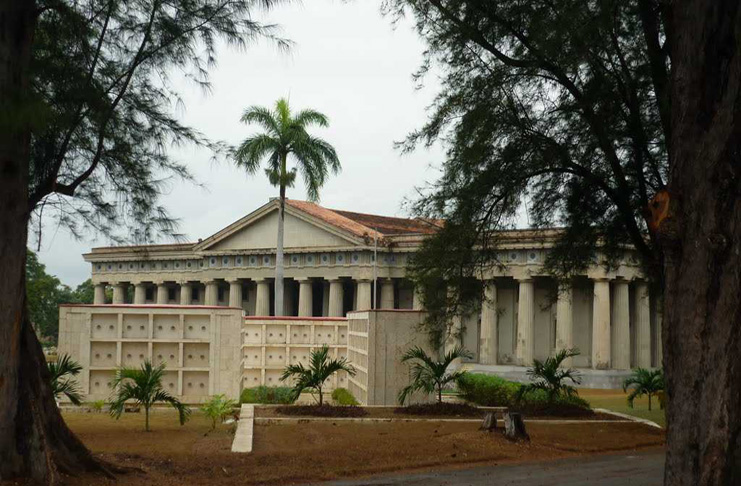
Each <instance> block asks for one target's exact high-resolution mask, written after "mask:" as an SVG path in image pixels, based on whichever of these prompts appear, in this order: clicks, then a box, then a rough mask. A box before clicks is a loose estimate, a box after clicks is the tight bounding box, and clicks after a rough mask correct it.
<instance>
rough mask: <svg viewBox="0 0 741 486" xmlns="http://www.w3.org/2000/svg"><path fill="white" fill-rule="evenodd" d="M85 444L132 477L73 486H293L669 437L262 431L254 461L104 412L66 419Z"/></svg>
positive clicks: (634, 428)
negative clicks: (521, 437)
mask: <svg viewBox="0 0 741 486" xmlns="http://www.w3.org/2000/svg"><path fill="white" fill-rule="evenodd" d="M64 418H65V421H66V422H67V424H68V425H69V426H70V428H71V429H72V430H73V431H74V432H75V433H76V434H77V435H78V437H79V438H80V439H81V440H82V441H83V442H84V443H85V444H86V445H87V446H88V447H89V448H90V449H91V450H92V451H93V452H94V453H95V454H97V455H99V456H100V457H102V458H103V459H105V460H107V461H109V462H111V463H114V464H118V465H122V466H129V467H132V468H135V471H134V472H131V473H128V474H124V475H122V476H119V477H118V480H117V481H115V482H113V481H110V480H106V479H103V478H101V477H100V476H98V475H86V476H83V477H75V478H66V479H67V481H66V484H75V485H81V486H84V485H91V486H92V485H96V486H98V485H116V486H124V485H125V486H129V485H153V484H157V485H163V486H170V485H172V486H174V485H178V486H180V485H183V484H198V485H218V486H229V485H242V484H266V483H270V484H290V483H304V482H312V481H320V480H327V479H334V478H341V477H353V476H355V477H357V476H364V475H370V474H377V473H382V472H391V471H412V470H417V471H424V470H430V469H439V468H446V467H461V466H466V465H475V464H476V465H477V464H481V465H483V464H489V465H493V464H512V463H517V462H526V461H539V460H541V461H542V460H551V459H557V458H561V457H569V456H578V455H585V454H601V453H606V452H617V451H627V450H630V451H633V450H640V449H646V448H657V447H663V444H664V440H665V438H664V432H663V431H661V430H658V429H654V428H651V427H648V426H645V425H641V424H634V423H591V424H589V423H584V424H568V425H566V424H543V423H529V424H528V426H527V427H528V433H529V434H530V436H531V441H530V442H519V443H512V442H510V441H508V440H506V439H504V437H503V436H502V435H501V434H498V433H488V432H482V431H479V430H478V427H479V424H478V423H470V422H469V423H450V422H448V423H443V422H436V421H431V422H416V423H408V422H401V423H400V422H395V423H373V424H371V423H341V422H336V421H333V420H327V421H325V422H319V423H318V422H311V423H298V424H295V423H294V424H290V425H256V426H255V429H254V449H253V452H252V453H251V454H233V453H231V452H230V448H231V442H232V435H231V434H230V433H229V427H228V426H222V427H220V428H219V429H218V430H217V431H216V432H213V433H210V434H208V435H204V434H205V433H206V432H207V431H208V428H209V426H208V422H207V420H206V419H205V418H204V417H203V416H202V414H200V413H195V412H194V414H193V417H192V419H191V421H190V422H188V423H187V424H186V425H185V426H183V427H181V426H179V425H178V423H177V418H176V415H175V414H174V413H172V412H167V411H157V412H155V413H154V414H153V415H152V420H151V425H152V432H144V430H143V427H144V418H143V416H141V415H140V414H124V415H123V416H122V417H121V419H120V420H118V421H116V420H114V419H112V418H110V417H109V416H108V415H107V414H105V413H71V412H68V413H65V414H64Z"/></svg>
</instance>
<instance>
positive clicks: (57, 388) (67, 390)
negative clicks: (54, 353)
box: [47, 354, 82, 405]
mask: <svg viewBox="0 0 741 486" xmlns="http://www.w3.org/2000/svg"><path fill="white" fill-rule="evenodd" d="M47 366H48V368H49V373H50V374H51V389H52V392H53V393H54V398H55V399H58V398H59V396H60V395H64V396H66V397H67V398H68V399H69V401H70V402H72V403H74V404H75V405H80V404H81V403H82V394H81V392H80V389H79V387H78V386H77V383H76V382H75V381H74V380H71V379H70V378H66V376H67V375H69V376H77V375H79V374H80V371H82V366H80V364H79V363H78V362H77V361H75V360H73V359H72V357H71V356H70V355H68V354H63V355H61V356H59V357H58V358H57V361H56V363H47Z"/></svg>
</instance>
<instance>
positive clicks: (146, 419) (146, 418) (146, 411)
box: [144, 407, 149, 432]
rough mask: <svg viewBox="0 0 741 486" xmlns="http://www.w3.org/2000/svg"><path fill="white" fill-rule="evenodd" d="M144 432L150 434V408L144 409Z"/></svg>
mask: <svg viewBox="0 0 741 486" xmlns="http://www.w3.org/2000/svg"><path fill="white" fill-rule="evenodd" d="M144 430H146V431H147V432H149V407H144Z"/></svg>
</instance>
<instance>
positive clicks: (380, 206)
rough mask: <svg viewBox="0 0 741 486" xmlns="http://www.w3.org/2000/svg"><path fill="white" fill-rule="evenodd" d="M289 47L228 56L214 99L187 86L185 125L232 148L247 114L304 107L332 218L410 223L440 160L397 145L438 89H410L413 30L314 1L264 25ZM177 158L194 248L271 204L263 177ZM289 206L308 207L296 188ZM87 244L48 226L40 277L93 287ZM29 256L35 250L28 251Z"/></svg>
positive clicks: (330, 0)
mask: <svg viewBox="0 0 741 486" xmlns="http://www.w3.org/2000/svg"><path fill="white" fill-rule="evenodd" d="M267 21H269V22H273V23H277V24H280V26H281V27H282V32H283V35H284V36H285V37H287V38H289V39H291V40H292V41H293V42H294V43H295V45H294V47H293V49H292V51H291V52H290V53H281V52H279V51H277V50H276V48H275V47H274V46H272V45H268V44H266V43H261V44H258V45H253V46H251V47H249V48H248V49H247V50H246V51H243V52H238V51H236V50H233V49H229V48H223V49H221V50H220V51H219V56H218V66H217V67H216V68H215V69H214V70H213V71H212V77H211V80H212V83H213V92H212V93H211V94H210V95H204V94H203V93H202V92H201V91H200V90H199V89H197V88H195V87H193V86H189V85H183V89H182V94H183V97H184V99H185V109H184V110H182V111H179V112H178V114H179V116H180V117H182V119H183V120H184V121H185V122H186V123H188V124H190V125H191V126H193V127H195V128H197V129H198V130H200V131H202V132H204V133H205V134H206V135H208V136H210V137H212V138H214V139H220V140H226V141H228V142H230V143H232V144H237V143H238V142H239V141H240V140H241V139H243V138H244V137H246V136H247V135H249V134H250V133H251V132H252V131H253V130H254V129H253V128H249V127H247V126H245V125H243V124H241V123H240V122H239V118H240V116H241V113H242V111H243V110H244V109H245V108H246V107H248V106H251V105H255V104H256V105H268V106H269V105H272V104H273V103H274V102H275V100H276V99H278V98H280V97H284V96H290V102H291V105H292V107H294V109H300V108H302V107H311V108H314V109H317V110H319V111H321V112H323V113H325V114H326V115H327V116H328V117H329V118H330V128H328V129H323V130H319V131H316V132H315V133H316V134H317V135H321V136H323V137H324V138H325V139H327V140H328V141H329V142H330V143H332V144H333V145H334V146H335V148H336V149H337V152H338V154H339V157H340V161H341V163H342V167H343V170H342V173H341V174H340V175H339V176H337V177H334V178H332V179H330V181H329V182H328V183H327V184H326V186H325V187H324V189H323V190H322V192H321V204H322V205H324V206H327V207H330V208H336V209H346V210H351V211H358V212H367V213H375V214H383V215H390V216H395V215H396V216H403V215H405V214H404V212H403V210H402V207H401V203H402V202H403V200H404V198H405V197H413V196H414V188H415V187H419V186H421V185H423V184H424V183H425V182H428V181H432V180H434V179H436V178H437V170H436V167H439V166H440V163H441V162H442V160H443V155H442V150H441V149H440V148H436V149H434V150H430V151H426V150H424V149H420V150H418V151H417V152H416V153H413V154H410V155H401V154H400V153H399V152H398V151H397V150H396V149H394V147H393V143H394V141H398V140H401V139H403V138H404V136H405V135H406V134H407V133H408V132H410V131H411V130H413V129H415V128H418V127H420V126H421V125H422V124H423V123H424V121H425V120H426V111H425V109H426V107H427V106H428V105H429V103H430V102H431V100H432V98H433V96H434V94H435V93H436V91H437V88H438V85H437V83H436V79H434V78H431V77H430V78H428V79H427V81H426V83H425V88H424V89H422V90H417V89H415V83H414V81H413V80H412V77H411V75H412V73H413V72H414V71H415V70H416V69H417V67H418V66H419V64H420V62H421V58H422V51H423V50H424V45H423V43H422V42H421V40H420V39H419V38H418V36H417V34H416V33H415V32H414V31H413V29H412V25H411V22H401V23H399V24H397V25H396V26H393V25H392V22H391V19H390V18H385V17H383V16H382V15H381V14H380V1H377V0H356V1H354V2H344V1H340V0H310V1H307V2H305V3H304V4H303V5H299V4H293V5H288V6H282V7H280V8H279V9H277V10H275V11H273V12H271V13H270V14H269V15H267ZM177 154H178V156H180V157H181V159H182V160H183V161H184V162H185V163H186V164H187V165H188V167H189V168H190V169H191V170H192V171H193V173H194V174H195V176H196V178H197V180H198V181H200V182H201V183H203V184H204V185H205V188H204V189H201V188H198V187H193V186H192V185H187V184H173V185H172V187H171V189H170V190H169V192H168V194H167V195H166V196H165V198H164V203H165V205H166V207H167V208H168V209H169V210H170V212H171V213H172V214H173V215H174V216H175V217H177V218H180V220H181V227H180V229H181V231H182V232H183V233H185V234H186V236H187V238H188V239H189V240H191V241H194V240H197V239H198V238H205V237H208V236H209V235H211V234H213V233H215V232H216V231H218V230H220V229H221V228H223V227H224V226H226V225H228V224H230V223H232V222H233V221H235V220H237V219H239V218H240V217H242V216H244V215H245V214H247V213H249V212H250V211H252V210H254V209H256V208H257V207H259V206H261V205H262V204H264V203H265V202H267V200H268V198H270V197H273V196H277V189H274V188H273V187H271V186H270V185H269V183H268V181H267V178H266V176H265V175H264V174H263V173H262V172H260V173H259V174H258V175H255V176H251V177H248V176H246V175H245V174H244V173H243V172H242V171H240V170H239V169H237V168H235V167H233V166H232V165H230V164H229V163H219V164H213V163H212V162H211V161H210V157H209V154H208V153H207V152H201V151H194V150H181V151H178V152H177ZM288 197H290V198H294V199H303V198H305V192H304V189H303V187H302V186H301V184H297V187H295V188H293V189H290V190H289V192H288ZM94 238H95V235H89V236H88V237H87V238H86V239H85V240H84V241H76V240H74V239H72V238H71V237H70V236H69V235H68V234H67V233H66V232H65V231H64V230H63V229H57V228H55V227H54V226H52V225H46V226H45V233H44V238H43V245H42V248H41V252H40V253H39V256H40V258H41V261H42V262H43V263H45V264H46V265H47V271H48V272H49V273H51V274H54V275H57V276H58V277H59V278H60V279H61V280H62V282H64V283H66V284H68V285H71V286H75V285H77V284H79V283H80V282H82V281H83V280H85V279H87V278H89V276H90V267H89V265H88V264H86V263H85V262H84V261H83V259H82V256H81V255H82V253H85V252H87V251H89V250H90V248H91V247H93V246H105V245H107V244H108V242H107V241H105V240H101V239H98V240H95V239H94ZM34 249H35V248H34Z"/></svg>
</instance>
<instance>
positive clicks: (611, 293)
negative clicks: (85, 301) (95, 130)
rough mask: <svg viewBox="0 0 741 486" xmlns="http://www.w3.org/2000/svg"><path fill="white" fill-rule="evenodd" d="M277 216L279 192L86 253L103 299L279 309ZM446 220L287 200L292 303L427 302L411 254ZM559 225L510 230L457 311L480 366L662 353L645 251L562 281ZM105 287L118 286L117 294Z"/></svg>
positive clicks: (588, 361)
mask: <svg viewBox="0 0 741 486" xmlns="http://www.w3.org/2000/svg"><path fill="white" fill-rule="evenodd" d="M277 218H278V202H277V201H276V200H271V201H270V202H268V203H267V204H265V205H263V206H262V207H260V208H258V209H257V210H255V211H254V212H252V213H250V214H248V215H247V216H245V217H243V218H242V219H240V220H238V221H236V222H235V223H233V224H231V225H229V226H227V227H226V228H224V229H222V230H221V231H219V232H217V233H216V234H214V235H212V236H210V237H208V238H206V239H203V240H198V241H197V242H194V243H182V244H167V245H150V246H126V247H105V248H94V249H93V250H92V251H91V252H90V253H87V254H85V255H84V258H85V261H87V262H89V263H90V264H91V266H92V279H93V283H94V284H95V303H96V304H104V303H113V304H161V305H162V304H181V305H210V306H214V305H218V306H229V307H240V308H242V309H243V310H244V313H245V314H246V315H247V316H271V315H274V314H275V312H274V309H273V298H272V297H273V288H274V285H273V284H274V274H275V246H276V234H277ZM438 225H439V222H436V221H429V220H424V219H405V218H394V217H386V216H377V215H370V214H361V213H355V212H350V211H344V210H333V209H327V208H324V207H322V206H319V205H317V204H313V203H310V202H305V201H296V200H287V202H286V215H285V240H284V242H285V244H284V246H285V261H284V266H285V309H284V315H286V316H303V317H311V316H314V317H319V316H329V317H342V316H344V315H345V314H346V313H347V312H349V311H352V310H365V309H370V308H377V309H420V302H419V300H418V299H417V296H416V293H415V292H414V288H413V285H412V284H411V283H410V282H409V281H408V280H407V278H406V265H407V262H408V261H409V258H410V256H411V255H412V254H413V253H414V251H415V249H416V248H417V247H418V245H419V244H420V242H421V241H422V240H423V239H424V238H426V237H428V236H429V235H431V234H433V233H434V232H435V231H437V229H438V228H439V226H438ZM556 231H557V230H517V231H510V232H505V233H503V237H502V239H501V241H502V243H501V246H500V252H501V255H500V260H501V261H503V262H506V265H505V266H504V267H503V268H501V269H497V270H492V272H491V273H490V274H489V275H484V276H482V279H483V280H484V285H485V294H486V298H485V299H484V300H483V302H482V303H481V306H480V308H479V309H478V310H476V311H475V312H473V313H472V314H471V315H466V316H461V317H460V318H459V319H457V321H456V323H455V325H456V326H458V327H459V328H460V329H461V333H460V334H461V339H462V341H463V344H464V346H465V347H466V348H467V349H469V350H471V351H472V352H473V353H474V356H475V357H474V358H473V360H472V366H475V367H478V368H482V369H485V370H486V369H490V370H495V369H497V367H499V368H501V369H505V368H503V367H507V366H510V367H511V366H517V365H520V366H521V365H528V364H530V363H531V362H532V359H533V358H544V357H546V356H548V355H549V354H551V353H552V352H553V351H554V350H556V349H561V348H566V347H577V348H579V349H580V350H581V355H580V356H578V357H576V358H574V361H573V365H574V366H576V367H581V368H594V369H596V370H627V369H629V368H631V367H635V366H642V367H651V366H658V365H660V361H661V346H660V339H659V335H660V328H661V316H660V314H659V313H658V312H657V305H656V299H654V298H653V297H652V296H651V295H650V293H649V286H648V285H647V282H646V281H645V279H644V278H643V276H642V274H641V270H640V268H639V266H638V263H637V259H636V255H635V254H634V252H633V251H632V250H630V249H626V251H625V256H624V258H623V260H622V261H621V262H620V263H619V265H617V267H615V268H611V269H609V270H607V269H605V267H604V266H603V265H600V264H598V263H595V264H594V265H593V266H592V267H591V268H589V270H588V271H587V272H585V274H584V275H580V276H577V277H575V278H574V279H573V281H572V282H571V286H570V287H569V288H566V289H562V290H561V291H556V281H555V279H554V278H553V277H552V276H550V275H548V274H546V273H544V270H543V262H544V260H545V257H546V255H547V252H548V251H549V249H550V248H551V246H552V245H553V242H554V238H555V236H556V235H557V233H556ZM106 287H111V288H112V290H113V292H112V301H109V302H106V295H108V294H109V293H108V292H106ZM555 295H557V298H555V299H554V296H555ZM487 367H488V368H487Z"/></svg>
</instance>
